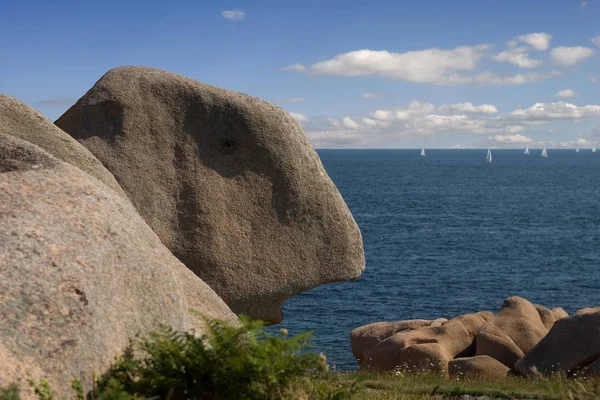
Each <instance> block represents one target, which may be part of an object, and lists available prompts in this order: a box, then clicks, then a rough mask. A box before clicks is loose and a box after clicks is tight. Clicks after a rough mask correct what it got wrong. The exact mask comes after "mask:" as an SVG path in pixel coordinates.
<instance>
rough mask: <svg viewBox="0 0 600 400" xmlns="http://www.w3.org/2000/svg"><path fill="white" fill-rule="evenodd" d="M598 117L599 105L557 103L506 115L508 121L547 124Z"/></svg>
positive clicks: (538, 105)
mask: <svg viewBox="0 0 600 400" xmlns="http://www.w3.org/2000/svg"><path fill="white" fill-rule="evenodd" d="M592 117H600V105H587V106H582V107H578V106H576V105H573V104H570V103H565V102H563V101H559V102H556V103H536V104H534V105H533V106H531V107H529V108H526V109H519V110H515V111H513V112H511V113H510V114H509V115H508V118H509V119H512V120H519V121H534V122H536V121H537V122H549V121H551V120H557V119H566V120H568V119H571V120H577V119H582V118H592Z"/></svg>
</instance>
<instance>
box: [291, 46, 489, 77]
mask: <svg viewBox="0 0 600 400" xmlns="http://www.w3.org/2000/svg"><path fill="white" fill-rule="evenodd" d="M489 48H490V45H478V46H460V47H457V48H455V49H452V50H442V49H438V48H432V49H427V50H420V51H409V52H406V53H392V52H389V51H385V50H368V49H365V50H357V51H351V52H349V53H344V54H339V55H337V56H335V57H333V58H331V59H329V60H326V61H320V62H317V63H315V64H313V65H311V66H310V67H305V66H304V65H302V64H294V65H291V66H288V67H284V70H286V71H288V70H293V71H298V72H310V73H311V74H314V75H335V76H368V75H375V76H381V77H385V78H392V79H399V80H406V81H411V82H423V83H437V82H439V81H440V80H442V79H443V78H444V76H446V75H448V74H450V73H453V72H456V71H471V70H473V69H475V67H476V66H477V63H478V62H479V60H480V59H481V58H482V57H483V55H484V53H485V51H486V50H488V49H489Z"/></svg>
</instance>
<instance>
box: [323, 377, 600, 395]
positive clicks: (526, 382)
mask: <svg viewBox="0 0 600 400" xmlns="http://www.w3.org/2000/svg"><path fill="white" fill-rule="evenodd" d="M312 383H313V384H314V385H325V386H330V387H339V388H349V387H350V386H351V385H354V388H353V389H354V392H353V395H352V399H356V400H363V399H364V400H387V399H432V398H434V395H439V396H443V397H445V398H455V397H456V398H457V397H458V396H460V395H465V394H467V395H471V396H489V397H500V398H509V399H510V398H517V399H574V400H575V399H576V400H583V399H586V400H587V399H600V379H588V380H582V379H580V380H578V381H573V380H568V379H566V378H564V377H561V376H554V377H551V378H549V379H540V380H532V379H527V378H522V377H507V378H506V379H503V380H489V379H462V380H448V379H444V378H443V377H441V376H437V375H432V374H394V373H387V374H384V373H367V372H350V373H341V374H335V375H334V374H330V375H329V376H327V377H326V378H318V379H314V380H313V382H312Z"/></svg>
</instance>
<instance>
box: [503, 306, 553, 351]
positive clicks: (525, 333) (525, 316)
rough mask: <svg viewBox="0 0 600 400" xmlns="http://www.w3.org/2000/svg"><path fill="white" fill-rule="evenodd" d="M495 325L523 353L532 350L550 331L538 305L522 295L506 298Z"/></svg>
mask: <svg viewBox="0 0 600 400" xmlns="http://www.w3.org/2000/svg"><path fill="white" fill-rule="evenodd" d="M493 323H494V325H496V326H497V327H498V328H500V329H501V330H502V331H504V333H506V334H507V335H508V337H510V338H511V339H512V340H513V342H514V343H515V344H516V345H517V346H518V347H519V348H520V349H521V351H522V352H523V353H527V352H528V351H529V350H531V349H532V348H533V347H534V346H535V345H536V344H537V343H538V342H539V341H540V340H542V338H543V337H544V336H546V333H548V328H546V325H544V323H543V322H542V318H541V317H540V313H539V312H538V310H537V309H536V307H535V306H534V305H533V304H531V303H530V302H529V301H527V300H526V299H524V298H522V297H518V296H512V297H509V298H507V299H506V300H504V303H503V304H502V307H501V308H500V311H498V313H497V314H496V317H495V318H494V322H493Z"/></svg>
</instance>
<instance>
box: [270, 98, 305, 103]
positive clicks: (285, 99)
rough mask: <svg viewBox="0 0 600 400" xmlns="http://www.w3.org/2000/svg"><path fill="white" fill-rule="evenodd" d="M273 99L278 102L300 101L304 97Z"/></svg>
mask: <svg viewBox="0 0 600 400" xmlns="http://www.w3.org/2000/svg"><path fill="white" fill-rule="evenodd" d="M273 101H274V102H275V103H279V104H292V103H301V102H303V101H304V97H285V98H282V99H275V100H273Z"/></svg>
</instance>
